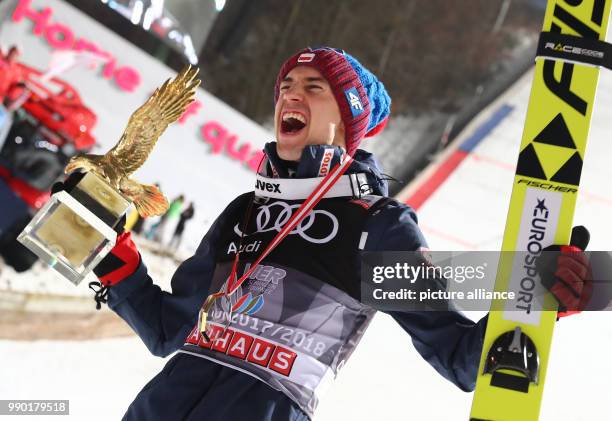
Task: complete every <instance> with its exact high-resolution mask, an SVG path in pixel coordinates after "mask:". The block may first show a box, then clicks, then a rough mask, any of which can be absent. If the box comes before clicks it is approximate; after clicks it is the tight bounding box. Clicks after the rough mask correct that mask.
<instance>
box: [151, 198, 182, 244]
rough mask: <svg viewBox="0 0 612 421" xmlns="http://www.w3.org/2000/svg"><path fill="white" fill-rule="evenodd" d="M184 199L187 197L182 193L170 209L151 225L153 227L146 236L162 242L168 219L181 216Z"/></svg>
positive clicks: (171, 204)
mask: <svg viewBox="0 0 612 421" xmlns="http://www.w3.org/2000/svg"><path fill="white" fill-rule="evenodd" d="M184 200H185V198H184V196H183V195H182V194H181V195H179V196H178V197H177V198H176V199H174V200H173V201H172V202H171V203H170V206H169V207H168V211H167V212H166V213H165V214H163V215H162V216H161V218H159V221H158V222H157V223H156V224H154V225H153V226H151V228H150V229H149V231H148V232H147V234H146V237H147V238H148V239H153V240H155V241H160V242H161V241H162V240H163V238H164V231H165V229H166V225H167V224H168V220H173V219H177V218H178V217H179V216H180V214H181V209H182V208H183V201H184Z"/></svg>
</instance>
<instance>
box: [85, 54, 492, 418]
mask: <svg viewBox="0 0 612 421" xmlns="http://www.w3.org/2000/svg"><path fill="white" fill-rule="evenodd" d="M274 95H275V100H276V107H275V117H274V121H275V135H276V140H277V142H276V143H274V142H273V143H269V144H267V145H266V146H265V154H266V158H265V160H264V161H263V162H262V165H261V166H260V171H259V174H258V175H257V179H256V183H255V184H256V188H255V191H254V192H250V193H246V194H243V195H241V196H239V197H238V198H236V199H235V200H234V201H233V202H231V203H230V204H229V205H228V206H227V208H226V209H225V210H224V211H223V213H222V214H221V215H220V216H219V217H218V218H217V220H216V221H215V223H214V224H213V225H212V227H211V228H210V230H209V232H208V233H207V234H206V236H205V237H204V239H203V240H202V242H201V244H200V246H199V247H198V249H197V251H196V253H195V255H194V256H193V257H191V258H190V259H188V260H187V261H185V262H184V263H183V264H182V265H181V266H180V267H179V268H178V270H177V271H176V273H175V275H174V277H173V279H172V293H166V292H163V291H161V290H160V288H159V287H157V286H156V285H154V284H153V282H152V280H151V279H150V277H149V276H148V275H147V270H146V267H145V265H144V263H143V262H141V260H140V256H139V254H138V252H137V251H136V248H135V246H134V244H133V243H132V241H131V239H130V237H129V234H122V235H121V236H120V237H119V239H118V243H117V246H115V248H114V249H113V252H112V253H111V254H110V255H109V256H107V258H105V259H104V260H103V261H102V263H101V264H100V265H99V266H98V267H97V268H96V274H97V275H98V277H99V278H100V280H101V283H102V284H103V285H104V286H105V288H104V291H102V292H101V293H99V294H97V299H98V300H105V297H104V293H105V292H107V291H108V303H109V306H110V307H111V308H112V309H113V310H114V311H115V312H117V313H118V314H119V315H120V316H121V317H122V318H124V319H125V320H126V321H127V323H129V324H130V326H131V327H132V328H133V329H134V330H135V331H136V333H138V335H139V336H140V337H141V338H142V340H143V341H144V343H145V344H146V345H147V347H148V348H149V350H150V351H151V352H152V353H153V354H155V355H160V356H166V355H168V354H170V353H173V352H175V351H177V350H178V352H177V353H176V354H175V355H174V357H172V358H171V359H170V361H169V362H168V363H167V364H166V366H165V368H164V369H163V370H162V372H161V373H159V374H158V375H157V376H156V377H155V378H154V379H152V380H151V381H150V382H149V383H148V384H147V385H146V386H145V387H144V388H143V390H142V391H141V392H140V393H139V394H138V396H137V397H136V399H135V400H134V402H133V403H132V404H131V405H130V407H129V408H128V410H127V413H126V415H125V419H128V420H142V419H146V420H155V419H159V420H182V419H194V420H195V419H206V420H242V419H250V420H304V419H309V418H310V417H312V416H313V413H314V411H315V408H316V406H317V403H318V401H319V398H320V392H321V390H323V389H324V387H325V386H326V385H328V384H329V382H330V381H332V380H333V378H334V377H335V375H336V374H337V372H338V369H339V368H340V367H341V366H342V365H343V364H344V363H345V361H346V360H347V359H348V358H349V356H350V355H351V353H352V352H353V350H354V348H355V347H356V346H357V344H358V343H359V340H360V339H361V337H362V335H363V332H364V331H365V329H366V328H367V326H368V324H369V322H370V320H371V319H372V317H373V315H374V313H375V311H374V310H373V309H372V308H370V307H368V306H366V305H364V304H362V303H361V302H360V301H359V298H360V288H359V283H360V263H359V253H360V252H361V251H362V250H363V251H383V250H398V251H415V250H419V249H420V248H422V247H426V243H425V240H424V238H423V236H422V234H421V232H420V230H419V228H418V226H417V222H416V216H415V214H414V212H413V211H412V210H411V209H410V208H409V207H408V206H406V205H403V204H401V203H398V202H397V201H395V200H392V199H390V198H388V197H386V196H387V186H386V183H385V181H384V180H383V179H382V177H381V175H380V170H379V169H378V166H377V164H376V162H375V161H374V158H373V157H372V155H371V154H369V153H367V152H365V151H363V150H359V149H357V148H358V145H359V143H360V142H361V140H362V139H363V138H364V137H368V136H372V135H374V134H376V133H378V132H380V131H381V130H382V129H383V128H384V126H385V124H386V122H387V119H388V117H389V113H390V98H389V96H388V95H387V92H386V90H385V88H384V86H383V84H382V83H381V82H380V81H378V80H377V78H376V77H375V76H374V75H373V74H372V73H370V72H369V71H368V70H367V69H365V68H364V67H363V66H362V65H361V64H360V63H359V62H358V61H357V60H355V59H354V58H353V57H351V56H350V55H348V54H346V53H344V52H343V51H339V50H336V49H332V48H317V49H306V50H303V51H301V52H299V53H297V54H296V55H294V56H293V57H291V58H289V60H287V61H286V62H285V63H284V64H283V66H282V67H281V69H280V72H279V75H278V78H277V81H276V85H275V89H274ZM108 288H110V289H108ZM389 314H390V315H391V316H392V317H393V318H394V319H395V320H396V321H397V322H398V323H399V324H400V325H401V327H402V328H403V329H404V330H405V331H406V332H407V333H408V334H410V335H411V337H412V340H413V343H414V345H415V347H416V349H417V351H418V352H419V353H420V354H421V355H422V357H423V358H425V359H426V360H427V361H428V362H429V363H430V364H431V365H432V366H433V367H434V368H435V369H436V370H437V371H438V372H439V373H440V374H441V375H443V376H444V377H445V378H447V379H448V380H450V381H452V382H453V383H455V384H456V385H457V386H458V387H459V388H461V389H462V390H465V391H469V390H472V389H473V387H474V382H475V378H476V372H477V369H478V363H479V357H480V353H481V348H482V338H483V335H484V329H485V325H486V318H485V319H483V320H481V321H479V322H478V323H474V322H472V321H471V320H469V319H466V318H465V317H463V316H462V315H460V314H459V313H456V312H453V311H437V312H389Z"/></svg>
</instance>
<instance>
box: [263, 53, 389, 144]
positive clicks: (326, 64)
mask: <svg viewBox="0 0 612 421" xmlns="http://www.w3.org/2000/svg"><path fill="white" fill-rule="evenodd" d="M297 66H310V67H314V68H315V69H317V70H318V71H319V72H320V73H321V75H322V76H323V77H324V78H325V80H327V82H328V83H329V85H330V87H331V89H332V91H333V93H334V96H335V98H336V102H337V103H338V107H339V108H340V116H341V118H342V122H343V123H344V127H345V133H346V149H347V152H348V154H349V155H351V156H352V155H353V154H354V153H355V151H356V150H357V147H358V146H359V143H360V142H361V139H363V138H364V137H370V136H374V135H375V134H377V133H380V132H381V131H382V130H383V129H384V127H385V125H386V124H387V120H388V118H389V113H390V112H391V98H390V97H389V95H388V94H387V91H386V90H385V87H384V85H383V84H382V82H380V81H379V80H378V79H377V78H376V76H374V75H373V74H372V73H371V72H370V71H369V70H368V69H366V68H365V67H363V66H362V65H361V63H359V62H358V61H357V60H356V59H355V58H354V57H352V56H350V55H349V54H347V53H345V52H344V51H342V50H338V49H335V48H330V47H317V48H306V49H305V50H302V51H300V52H299V53H297V54H295V55H294V56H292V57H291V58H289V59H288V60H287V61H286V62H285V63H284V64H283V65H282V66H281V69H280V71H279V73H278V77H277V78H276V84H275V86H274V102H275V103H276V101H277V100H278V96H279V92H280V84H281V82H282V81H283V79H284V78H285V76H287V73H289V72H290V71H291V70H292V69H293V68H294V67H297Z"/></svg>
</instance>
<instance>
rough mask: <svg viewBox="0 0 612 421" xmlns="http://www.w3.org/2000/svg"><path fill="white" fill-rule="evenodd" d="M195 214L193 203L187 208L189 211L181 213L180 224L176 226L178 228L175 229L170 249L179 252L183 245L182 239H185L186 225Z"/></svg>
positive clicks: (169, 245)
mask: <svg viewBox="0 0 612 421" xmlns="http://www.w3.org/2000/svg"><path fill="white" fill-rule="evenodd" d="M193 214H194V208H193V202H191V203H189V206H188V207H187V209H185V210H184V211H183V212H181V216H180V217H179V221H178V224H176V228H175V229H174V234H172V239H171V240H170V243H169V244H168V247H170V248H171V249H173V250H177V249H178V248H179V245H180V244H181V239H182V237H183V231H185V224H186V223H187V221H189V220H190V219H191V218H193Z"/></svg>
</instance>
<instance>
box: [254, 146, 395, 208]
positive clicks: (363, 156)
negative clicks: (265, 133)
mask: <svg viewBox="0 0 612 421" xmlns="http://www.w3.org/2000/svg"><path fill="white" fill-rule="evenodd" d="M264 153H265V155H266V159H265V160H264V162H263V165H262V166H261V170H260V171H259V174H260V175H262V176H264V177H271V178H315V177H324V176H325V175H326V174H327V173H328V172H329V170H330V169H331V168H333V167H334V166H335V165H337V164H338V163H339V162H340V159H341V157H342V154H343V153H344V151H343V150H342V149H341V148H340V147H337V146H331V145H308V146H306V147H305V148H304V150H303V151H302V156H301V158H300V160H299V161H298V162H288V161H285V160H283V159H281V158H280V157H279V156H278V153H277V151H276V142H270V143H267V144H266V146H265V147H264ZM353 159H354V161H353V163H352V164H351V166H350V167H349V168H348V169H347V170H346V173H345V174H347V175H348V174H357V173H363V174H364V176H365V177H366V179H367V182H368V184H369V185H370V188H371V190H372V194H376V195H380V196H387V195H388V186H387V182H386V180H384V179H383V177H382V174H381V171H380V169H379V166H378V163H377V162H376V160H375V158H374V156H373V155H372V154H371V153H369V152H366V151H364V150H361V149H358V150H357V151H356V152H355V155H354V156H353Z"/></svg>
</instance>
